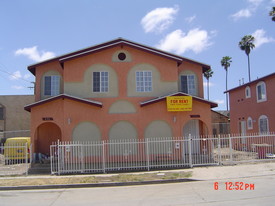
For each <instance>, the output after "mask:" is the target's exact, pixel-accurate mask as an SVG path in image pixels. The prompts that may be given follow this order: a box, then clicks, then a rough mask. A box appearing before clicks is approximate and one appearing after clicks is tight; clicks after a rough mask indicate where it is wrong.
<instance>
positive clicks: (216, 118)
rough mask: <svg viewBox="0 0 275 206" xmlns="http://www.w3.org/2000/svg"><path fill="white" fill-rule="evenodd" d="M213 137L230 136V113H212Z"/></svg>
mask: <svg viewBox="0 0 275 206" xmlns="http://www.w3.org/2000/svg"><path fill="white" fill-rule="evenodd" d="M212 124H213V125H212V126H213V135H215V136H216V135H219V134H230V119H229V111H214V110H213V111H212Z"/></svg>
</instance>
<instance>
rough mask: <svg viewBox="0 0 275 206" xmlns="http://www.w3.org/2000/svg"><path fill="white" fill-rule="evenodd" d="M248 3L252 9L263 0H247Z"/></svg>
mask: <svg viewBox="0 0 275 206" xmlns="http://www.w3.org/2000/svg"><path fill="white" fill-rule="evenodd" d="M247 1H248V3H250V4H251V6H254V7H258V6H259V5H260V4H261V3H262V2H263V0H247Z"/></svg>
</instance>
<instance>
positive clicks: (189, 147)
mask: <svg viewBox="0 0 275 206" xmlns="http://www.w3.org/2000/svg"><path fill="white" fill-rule="evenodd" d="M188 152H189V166H190V167H191V168H192V167H193V164H192V137H191V134H189V136H188Z"/></svg>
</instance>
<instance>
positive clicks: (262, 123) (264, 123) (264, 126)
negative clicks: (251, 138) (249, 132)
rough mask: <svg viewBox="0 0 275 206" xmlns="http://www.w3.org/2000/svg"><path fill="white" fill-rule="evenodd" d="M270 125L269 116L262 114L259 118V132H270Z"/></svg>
mask: <svg viewBox="0 0 275 206" xmlns="http://www.w3.org/2000/svg"><path fill="white" fill-rule="evenodd" d="M268 132H269V126H268V118H267V116H265V115H262V116H260V118H259V133H268Z"/></svg>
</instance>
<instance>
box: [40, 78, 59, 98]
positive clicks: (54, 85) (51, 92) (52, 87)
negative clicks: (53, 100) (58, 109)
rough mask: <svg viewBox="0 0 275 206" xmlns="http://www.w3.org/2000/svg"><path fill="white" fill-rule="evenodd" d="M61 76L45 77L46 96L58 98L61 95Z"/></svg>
mask: <svg viewBox="0 0 275 206" xmlns="http://www.w3.org/2000/svg"><path fill="white" fill-rule="evenodd" d="M60 80H61V77H60V75H46V76H44V95H45V96H57V95H59V94H60V82H61V81H60Z"/></svg>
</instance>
